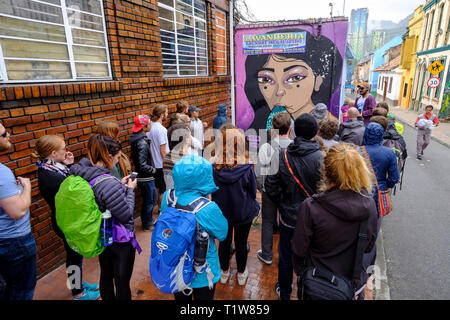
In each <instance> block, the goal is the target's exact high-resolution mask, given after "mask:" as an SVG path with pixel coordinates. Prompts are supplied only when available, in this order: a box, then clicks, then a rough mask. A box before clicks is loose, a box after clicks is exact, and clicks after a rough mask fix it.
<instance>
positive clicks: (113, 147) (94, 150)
mask: <svg viewBox="0 0 450 320" xmlns="http://www.w3.org/2000/svg"><path fill="white" fill-rule="evenodd" d="M120 149H121V148H120V143H119V141H117V140H114V139H113V138H112V137H110V136H102V135H101V134H94V135H93V136H91V137H90V138H89V142H88V158H89V160H90V161H91V163H92V164H93V165H95V164H96V163H97V162H99V161H102V162H103V163H104V164H105V165H106V166H107V167H108V168H110V169H112V167H113V165H112V160H111V157H110V155H111V156H115V155H116V154H118V153H119V152H120Z"/></svg>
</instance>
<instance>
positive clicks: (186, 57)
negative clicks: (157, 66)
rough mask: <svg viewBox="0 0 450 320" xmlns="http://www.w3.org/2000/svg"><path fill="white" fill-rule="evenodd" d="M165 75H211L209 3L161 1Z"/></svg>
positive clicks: (181, 0)
mask: <svg viewBox="0 0 450 320" xmlns="http://www.w3.org/2000/svg"><path fill="white" fill-rule="evenodd" d="M159 22H160V27H161V48H162V61H163V71H164V76H168V77H179V76H200V75H208V49H207V38H206V4H205V1H202V0H159Z"/></svg>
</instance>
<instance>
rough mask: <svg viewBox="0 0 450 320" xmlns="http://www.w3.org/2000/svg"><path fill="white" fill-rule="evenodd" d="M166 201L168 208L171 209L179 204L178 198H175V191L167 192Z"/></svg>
mask: <svg viewBox="0 0 450 320" xmlns="http://www.w3.org/2000/svg"><path fill="white" fill-rule="evenodd" d="M166 200H167V206H169V207H175V206H176V204H177V202H178V198H177V197H176V196H175V190H174V189H169V191H167V194H166Z"/></svg>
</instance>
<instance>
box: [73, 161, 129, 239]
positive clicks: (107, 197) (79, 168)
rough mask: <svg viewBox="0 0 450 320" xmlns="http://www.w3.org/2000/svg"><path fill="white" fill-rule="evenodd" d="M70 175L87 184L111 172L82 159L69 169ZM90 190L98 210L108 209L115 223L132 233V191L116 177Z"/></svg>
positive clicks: (103, 181)
mask: <svg viewBox="0 0 450 320" xmlns="http://www.w3.org/2000/svg"><path fill="white" fill-rule="evenodd" d="M70 174H73V175H75V176H79V177H81V178H83V179H84V180H86V181H87V182H89V181H91V180H92V179H94V178H96V177H98V176H101V175H102V174H111V170H109V169H108V168H103V167H98V166H94V165H92V163H91V161H89V159H87V158H83V159H81V161H80V162H79V163H78V164H74V165H72V167H70ZM92 189H93V191H94V195H95V201H96V202H97V205H98V208H99V210H100V211H101V212H105V211H106V209H108V210H109V211H110V212H111V215H112V216H113V217H114V219H115V220H116V221H118V222H119V223H121V224H122V225H124V226H125V227H126V228H127V229H128V230H130V231H132V232H134V221H133V211H134V190H133V189H130V188H128V187H126V186H124V185H122V183H121V182H120V180H119V179H117V178H116V177H112V178H109V179H105V180H102V181H99V182H98V183H97V184H96V185H95V186H94V187H93V188H92Z"/></svg>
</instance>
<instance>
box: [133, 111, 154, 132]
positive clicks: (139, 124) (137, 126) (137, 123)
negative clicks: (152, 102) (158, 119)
mask: <svg viewBox="0 0 450 320" xmlns="http://www.w3.org/2000/svg"><path fill="white" fill-rule="evenodd" d="M149 123H150V118H149V117H148V116H147V115H145V114H144V115H140V116H136V117H134V126H133V128H131V131H133V132H138V131H141V130H142V128H143V127H145V126H146V125H148V124H149Z"/></svg>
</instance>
